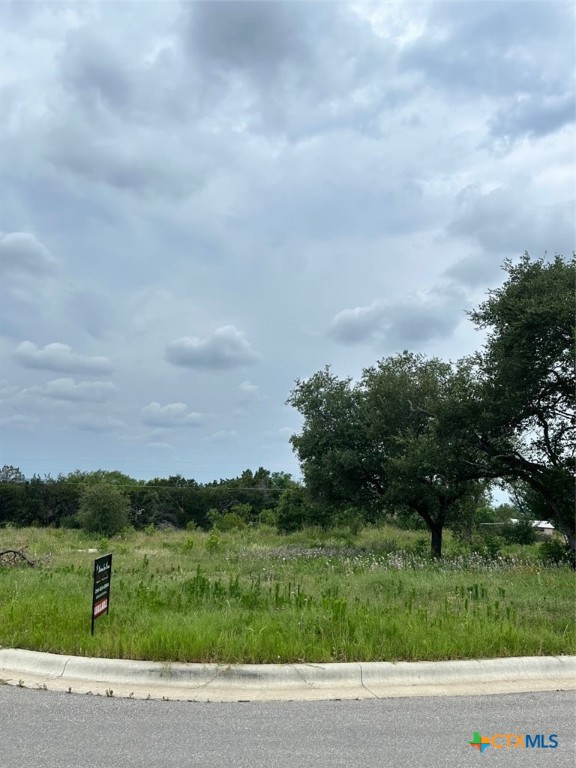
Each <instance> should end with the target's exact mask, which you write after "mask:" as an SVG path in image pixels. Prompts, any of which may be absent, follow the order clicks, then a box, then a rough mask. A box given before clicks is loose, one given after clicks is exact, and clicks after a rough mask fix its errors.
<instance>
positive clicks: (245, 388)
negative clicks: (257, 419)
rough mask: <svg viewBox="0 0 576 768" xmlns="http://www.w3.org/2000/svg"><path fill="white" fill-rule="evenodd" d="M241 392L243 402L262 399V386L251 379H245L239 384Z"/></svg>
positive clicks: (240, 397)
mask: <svg viewBox="0 0 576 768" xmlns="http://www.w3.org/2000/svg"><path fill="white" fill-rule="evenodd" d="M238 390H239V392H240V396H239V400H240V401H241V402H243V403H247V402H255V401H258V400H261V399H262V395H261V393H260V387H259V386H258V384H253V383H252V382H251V381H243V382H242V383H241V384H239V385H238Z"/></svg>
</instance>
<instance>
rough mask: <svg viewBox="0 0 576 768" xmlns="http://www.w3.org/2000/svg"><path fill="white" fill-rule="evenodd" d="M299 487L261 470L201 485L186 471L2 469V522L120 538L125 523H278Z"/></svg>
mask: <svg viewBox="0 0 576 768" xmlns="http://www.w3.org/2000/svg"><path fill="white" fill-rule="evenodd" d="M297 485H298V484H297V483H296V482H295V481H294V480H293V479H292V477H291V476H290V475H289V474H288V473H285V472H270V471H269V470H267V469H264V468H263V467H260V468H259V469H257V470H256V471H255V472H253V471H252V470H250V469H247V470H245V471H244V472H242V474H241V475H239V476H238V477H236V478H232V479H225V480H217V481H213V482H210V483H205V484H201V483H198V482H196V481H195V480H193V479H186V478H184V477H183V476H182V475H172V476H170V477H168V478H160V477H156V478H153V479H151V480H135V479H134V478H132V477H130V476H129V475H126V474H124V473H122V472H118V471H111V472H109V471H105V470H97V471H95V472H81V471H78V470H77V471H74V472H71V473H70V474H68V475H59V476H58V477H56V478H53V477H50V476H45V477H40V476H37V475H36V476H34V477H32V478H28V479H27V478H26V477H25V476H24V474H23V473H22V472H21V471H20V469H18V468H17V467H12V466H9V465H5V466H4V467H2V469H0V526H2V525H6V524H7V523H10V524H12V525H15V526H28V525H40V526H55V527H69V528H85V529H86V530H89V531H93V532H95V533H101V534H103V535H114V534H116V533H119V532H121V531H122V530H123V529H124V528H127V527H129V526H132V527H134V528H136V529H142V528H146V527H148V526H155V527H167V526H174V527H177V528H185V527H187V526H197V527H199V528H205V529H208V528H211V527H217V528H218V527H219V528H221V529H224V528H226V527H229V528H233V527H241V526H242V525H247V524H250V523H258V522H274V523H275V522H276V517H275V515H274V512H275V510H276V508H277V506H278V502H279V500H280V498H281V496H282V494H283V492H284V491H285V490H286V489H288V488H291V487H293V486H297Z"/></svg>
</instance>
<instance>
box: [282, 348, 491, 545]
mask: <svg viewBox="0 0 576 768" xmlns="http://www.w3.org/2000/svg"><path fill="white" fill-rule="evenodd" d="M464 376H465V372H464V371H460V370H458V369H457V368H455V367H454V366H452V365H450V364H449V363H445V362H442V361H441V360H438V359H437V358H432V359H426V358H425V357H423V356H422V355H416V354H412V353H409V352H404V353H403V354H400V355H396V356H393V357H389V358H386V359H383V360H381V361H379V362H378V363H377V364H376V365H375V366H374V367H372V368H367V369H365V370H364V372H363V375H362V378H361V379H360V381H358V382H357V383H356V384H353V383H352V381H351V379H344V380H340V379H338V378H337V377H336V376H334V375H333V374H332V373H331V371H330V369H325V370H324V371H320V372H318V373H317V374H315V375H314V376H312V377H311V378H310V379H308V380H307V381H297V382H296V386H295V387H294V389H293V391H292V393H291V395H290V398H289V400H288V402H289V403H291V404H292V405H293V406H294V407H295V408H297V410H299V411H300V413H301V414H302V416H303V417H304V425H303V429H302V432H301V434H299V435H294V436H293V437H292V445H293V446H294V449H295V451H296V453H297V454H298V457H299V459H300V462H301V464H302V470H303V474H304V479H305V481H306V487H307V488H308V490H309V492H310V493H311V494H312V496H313V497H315V498H318V499H321V500H323V501H325V502H327V503H332V504H335V505H336V506H343V505H346V504H348V505H355V506H362V507H364V508H367V509H369V510H371V511H372V514H373V516H379V515H382V514H387V513H392V512H394V513H397V514H402V513H405V512H416V513H417V514H418V515H419V516H420V517H421V518H422V520H423V521H424V522H425V523H426V526H427V527H428V529H429V530H430V534H431V548H432V553H433V554H434V555H435V556H440V554H441V551H442V531H443V529H444V526H445V525H446V524H450V523H451V522H452V521H453V520H455V519H457V518H458V516H459V514H460V513H461V510H462V507H463V505H464V504H465V503H466V501H467V500H469V499H470V498H471V497H475V496H478V495H479V494H480V492H481V485H480V483H479V473H478V468H477V461H476V452H477V449H476V446H475V441H474V440H472V439H470V436H469V435H466V434H465V433H462V432H461V430H459V428H458V426H457V425H458V422H457V420H455V416H456V415H457V414H458V413H459V412H460V410H461V404H460V403H461V398H462V393H463V391H464V392H465V389H464V390H463V388H462V383H461V380H462V378H463V377H464ZM455 424H456V428H454V425H455Z"/></svg>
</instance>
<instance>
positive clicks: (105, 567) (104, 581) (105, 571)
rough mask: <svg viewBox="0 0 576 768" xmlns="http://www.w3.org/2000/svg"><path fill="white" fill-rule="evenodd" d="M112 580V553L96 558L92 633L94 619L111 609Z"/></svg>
mask: <svg viewBox="0 0 576 768" xmlns="http://www.w3.org/2000/svg"><path fill="white" fill-rule="evenodd" d="M111 580H112V555H103V556H102V557H98V558H96V560H94V591H93V593H92V634H94V619H97V618H98V616H101V615H102V614H103V613H108V611H109V610H110V582H111Z"/></svg>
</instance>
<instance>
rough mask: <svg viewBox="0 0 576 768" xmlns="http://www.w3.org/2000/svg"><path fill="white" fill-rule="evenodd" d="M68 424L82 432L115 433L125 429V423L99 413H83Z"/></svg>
mask: <svg viewBox="0 0 576 768" xmlns="http://www.w3.org/2000/svg"><path fill="white" fill-rule="evenodd" d="M70 423H71V424H73V426H75V427H76V428H77V429H81V430H83V431H84V432H102V433H106V432H116V431H117V430H119V429H125V428H126V424H125V422H123V421H121V420H120V419H115V418H113V417H111V416H106V415H102V414H100V413H93V414H90V413H83V414H80V415H77V416H74V417H72V418H71V419H70Z"/></svg>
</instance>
